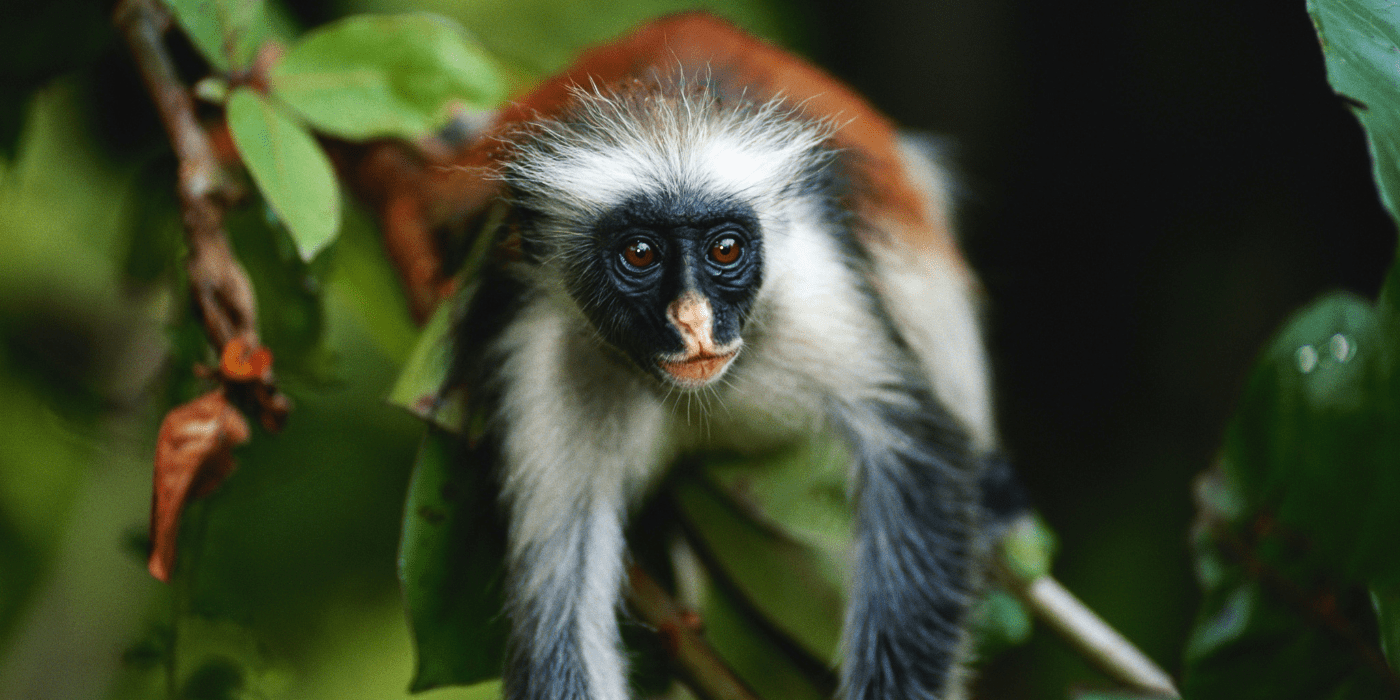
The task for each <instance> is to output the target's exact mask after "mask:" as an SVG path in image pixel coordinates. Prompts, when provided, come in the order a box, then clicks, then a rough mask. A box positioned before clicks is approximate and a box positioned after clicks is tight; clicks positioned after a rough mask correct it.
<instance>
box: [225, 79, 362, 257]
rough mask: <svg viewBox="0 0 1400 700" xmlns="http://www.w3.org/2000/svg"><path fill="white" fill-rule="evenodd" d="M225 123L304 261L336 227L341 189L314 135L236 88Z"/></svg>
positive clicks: (259, 98)
mask: <svg viewBox="0 0 1400 700" xmlns="http://www.w3.org/2000/svg"><path fill="white" fill-rule="evenodd" d="M228 126H229V131H230V132H232V134H233V143H234V145H235V146H237V147H238V153H239V155H240V156H242V158H243V163H244V165H246V166H247V167H248V172H249V173H251V174H252V176H253V181H254V182H256V183H257V185H258V190H259V191H261V192H262V194H263V197H265V198H266V199H267V201H268V203H269V204H271V205H272V209H273V211H275V212H276V213H277V217H278V218H279V219H281V220H282V222H283V223H284V224H286V226H287V230H288V231H289V232H290V233H291V234H292V240H293V241H294V242H295V243H296V247H297V252H298V253H299V254H300V255H301V257H302V259H303V260H308V261H309V260H311V259H312V258H314V257H316V254H317V253H319V252H320V251H321V250H322V249H323V248H325V247H326V246H327V245H329V244H330V242H331V241H332V240H334V238H335V234H336V232H337V231H338V230H339V228H340V189H339V187H338V186H337V185H336V181H335V171H334V170H333V169H332V168H331V161H330V159H329V158H328V157H326V153H325V151H323V150H321V147H320V145H318V144H317V143H316V139H314V138H312V136H311V134H310V133H309V132H308V131H307V130H306V129H305V128H303V127H302V126H301V125H300V124H298V123H297V122H296V121H295V120H293V119H291V118H290V117H288V116H287V115H285V114H283V113H282V112H281V111H280V110H278V109H277V108H276V107H275V106H274V105H273V104H272V103H270V102H268V101H267V99H265V98H264V97H263V96H262V95H259V94H258V93H256V92H254V91H253V90H250V89H248V88H238V89H236V90H234V91H233V95H232V96H231V97H229V101H228Z"/></svg>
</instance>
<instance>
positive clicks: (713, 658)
mask: <svg viewBox="0 0 1400 700" xmlns="http://www.w3.org/2000/svg"><path fill="white" fill-rule="evenodd" d="M630 576H631V580H632V585H631V586H630V587H629V589H628V592H627V601H628V602H629V603H630V604H631V605H632V609H633V610H634V611H636V613H637V614H638V615H639V616H641V618H642V619H643V620H645V621H646V622H647V624H649V625H651V626H652V628H653V629H655V630H656V632H657V635H658V636H659V637H660V638H661V642H662V645H663V646H664V647H665V649H666V651H667V652H668V653H669V654H670V656H671V659H672V661H673V662H674V663H675V666H676V670H677V673H678V674H679V675H680V676H681V679H682V680H683V681H684V682H685V684H686V685H687V686H689V687H690V689H691V690H692V691H694V692H695V694H696V695H698V696H699V697H700V698H702V700H758V696H757V695H755V694H754V692H753V690H751V689H749V687H748V686H747V685H745V684H744V682H743V681H742V680H739V677H738V676H736V675H734V672H733V671H732V670H730V668H729V665H728V664H726V663H725V662H724V659H721V658H720V657H719V654H717V653H716V652H715V650H714V649H713V648H711V647H710V645H709V644H707V643H706V642H705V639H704V638H703V637H701V636H700V634H699V633H698V632H697V631H696V629H695V626H696V625H695V622H694V621H693V618H692V619H688V617H690V616H687V615H686V614H685V613H684V612H683V611H682V610H681V608H680V606H678V605H676V602H675V601H674V600H672V599H671V596H669V595H667V594H666V591H664V590H662V588H661V586H660V585H658V584H657V583H656V581H655V580H654V579H652V577H651V576H650V575H649V574H647V573H646V572H645V571H643V570H642V569H641V567H637V566H634V567H632V570H631V572H630Z"/></svg>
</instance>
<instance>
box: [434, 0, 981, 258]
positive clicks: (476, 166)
mask: <svg viewBox="0 0 1400 700" xmlns="http://www.w3.org/2000/svg"><path fill="white" fill-rule="evenodd" d="M679 71H683V72H684V73H683V74H684V75H688V76H692V77H693V76H697V75H699V76H706V77H707V78H708V79H709V80H710V81H711V83H712V84H713V85H715V86H717V88H718V89H719V90H720V92H721V97H723V98H726V99H735V100H737V99H748V100H752V101H757V102H762V101H765V100H767V99H769V98H771V97H774V96H778V95H781V96H782V97H783V98H784V99H785V100H786V101H788V103H789V104H793V105H796V106H798V107H799V109H800V110H801V111H802V112H804V113H806V114H808V115H809V116H811V117H813V118H817V119H832V120H835V121H836V122H837V123H838V124H841V125H842V126H841V127H840V129H839V130H838V131H837V132H836V135H835V136H834V137H833V142H834V145H835V146H837V147H838V148H840V149H841V150H842V151H843V153H845V154H846V161H847V163H848V165H849V168H850V169H851V171H852V172H851V176H852V177H851V179H852V181H853V185H854V186H855V187H854V192H853V201H852V202H851V206H852V207H853V208H854V209H855V211H856V212H857V213H858V214H859V215H860V217H861V219H862V220H863V221H865V222H866V223H867V224H868V225H867V226H865V227H862V229H861V238H862V242H863V243H864V244H865V245H867V246H872V245H873V246H878V245H882V244H883V243H884V242H885V241H884V239H886V238H889V239H895V240H899V241H902V242H903V243H904V244H905V245H907V246H908V247H909V248H911V249H913V250H914V251H919V252H922V253H925V254H930V253H931V254H934V255H937V256H940V257H947V258H950V259H952V260H959V256H958V254H957V251H956V246H955V245H954V243H953V239H952V235H951V233H950V231H949V230H948V226H947V223H946V221H945V219H944V213H943V212H941V211H932V210H930V209H931V207H930V202H929V200H928V198H927V197H926V196H925V193H923V192H921V191H920V190H919V189H918V188H917V187H916V186H915V185H914V184H913V183H912V182H911V181H910V179H909V177H908V175H907V173H906V170H905V167H904V166H903V164H902V162H901V158H900V154H899V150H898V145H897V140H896V132H895V129H894V126H893V125H892V124H891V123H890V121H889V120H888V119H887V118H886V117H885V116H884V115H882V114H880V113H879V112H877V111H876V110H875V109H874V108H873V107H871V106H870V105H869V104H868V103H867V102H866V101H865V100H864V99H863V98H862V97H861V96H860V95H858V94H856V93H855V92H854V91H853V90H851V89H850V88H849V87H847V86H845V85H843V84H842V83H841V82H840V81H838V80H836V79H835V78H833V77H832V76H830V75H828V74H827V73H825V72H823V71H821V70H819V69H818V68H816V67H814V66H812V65H810V64H808V63H807V62H805V61H803V60H802V59H800V58H798V57H796V56H794V55H792V54H790V53H788V52H786V51H784V50H782V49H780V48H778V47H775V46H773V45H771V44H768V43H766V42H763V41H761V40H759V39H757V38H755V37H753V36H751V35H749V34H747V33H745V32H743V31H742V30H740V29H738V28H737V27H735V26H734V25H732V24H730V23H728V22H726V21H724V20H721V19H718V18H716V17H714V16H711V15H708V14H704V13H685V14H679V15H672V16H668V17H664V18H661V19H658V20H655V21H653V22H651V23H649V24H646V25H644V26H642V27H641V28H639V29H637V30H635V31H633V32H632V33H631V34H628V35H626V36H623V37H622V38H620V39H618V40H616V41H614V42H612V43H609V44H605V45H602V46H598V47H595V48H592V49H589V50H588V51H585V52H584V53H583V54H582V55H581V56H580V57H579V59H578V61H577V62H575V63H574V64H573V65H572V66H570V67H569V68H568V69H566V70H565V71H563V72H561V73H558V74H556V75H554V76H552V77H551V78H549V79H548V80H546V81H544V82H543V83H541V84H540V85H538V86H537V87H536V88H535V89H534V90H532V91H531V92H529V93H528V94H526V95H524V96H522V97H520V98H519V99H517V100H515V101H513V102H512V103H510V104H509V105H508V106H506V107H505V108H503V109H502V110H501V112H500V114H499V116H498V117H497V120H496V124H495V127H494V128H493V132H494V133H496V134H499V133H502V132H503V131H506V130H509V129H510V128H512V127H513V126H516V125H518V124H520V123H522V122H528V121H531V120H535V119H538V118H541V117H546V118H547V117H551V116H555V115H557V114H558V113H559V112H561V111H562V110H564V109H565V108H566V107H567V106H568V104H569V101H570V99H571V89H572V88H574V87H575V86H584V87H588V86H590V85H595V84H596V85H598V86H599V87H607V86H617V87H622V86H625V85H626V83H627V82H628V81H632V80H647V79H651V78H653V77H654V76H669V75H675V74H676V73H677V72H679ZM501 155H502V154H501V147H500V142H499V141H497V140H496V139H494V138H491V137H489V136H488V137H487V138H483V139H481V140H479V141H478V142H477V143H476V145H474V146H473V147H472V148H471V149H470V150H469V151H468V152H467V153H466V154H465V157H464V158H462V159H461V160H459V161H458V162H459V164H460V165H462V166H465V167H464V168H462V169H456V170H451V171H444V172H441V173H440V178H439V181H438V182H435V183H433V184H434V185H435V187H434V189H437V190H438V191H439V192H452V193H454V194H455V195H456V196H455V197H451V199H452V200H454V202H453V206H452V208H453V209H455V211H451V212H447V211H443V212H433V213H430V214H429V217H428V218H430V219H439V218H442V217H447V216H454V215H461V214H463V213H464V212H471V211H475V210H477V209H479V208H480V207H482V206H485V205H486V204H487V203H489V201H490V200H491V199H492V198H494V197H495V196H496V195H497V194H498V187H499V185H498V183H496V182H495V181H493V180H489V179H484V178H482V173H483V172H486V170H488V169H494V166H495V162H496V159H497V158H499V157H501ZM438 188H442V189H438ZM959 267H961V265H959Z"/></svg>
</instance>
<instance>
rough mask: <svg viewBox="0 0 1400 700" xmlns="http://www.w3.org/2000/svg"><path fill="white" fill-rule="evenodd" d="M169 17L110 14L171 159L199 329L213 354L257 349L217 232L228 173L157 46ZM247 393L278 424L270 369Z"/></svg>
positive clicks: (133, 1) (136, 1)
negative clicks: (175, 164)
mask: <svg viewBox="0 0 1400 700" xmlns="http://www.w3.org/2000/svg"><path fill="white" fill-rule="evenodd" d="M170 21H171V20H170V16H169V14H167V12H166V11H165V9H164V8H162V7H161V6H160V5H159V4H158V3H155V2H152V0H123V1H122V2H121V3H120V4H119V5H118V6H117V9H116V11H115V13H114V14H113V22H114V23H115V24H116V26H117V28H118V29H119V30H120V31H121V33H122V35H123V36H124V37H125V38H126V43H127V45H128V46H129V47H130V49H131V54H132V57H133V58H134V59H135V62H136V67H137V69H138V70H139V71H140V73H141V78H142V80H143V82H145V84H146V90H147V91H148V92H149V93H150V95H151V100H152V101H153V102H154V103H155V106H156V112H157V113H158V114H159V115H160V120H161V124H163V125H164V126H165V131H166V134H167V135H169V137H170V143H171V146H172V147H173V148H174V151H175V156H176V158H177V159H178V160H179V176H178V186H177V189H178V191H179V195H180V209H181V216H182V219H183V223H184V228H185V242H186V245H187V246H188V248H189V257H188V258H187V259H186V260H185V270H186V272H187V273H188V275H189V283H190V293H191V295H192V296H193V297H194V301H195V306H196V308H197V309H198V310H199V315H200V319H201V320H202V321H203V323H204V331H205V334H206V335H207V336H208V338H209V342H210V343H211V344H212V345H213V346H214V347H215V348H216V349H218V350H219V351H220V352H222V351H223V349H224V348H225V347H227V346H228V344H229V342H231V341H233V340H239V341H241V342H242V343H243V347H246V348H249V349H255V348H259V347H261V345H260V343H259V341H258V330H257V327H258V316H257V302H256V299H255V297H254V294H253V285H252V283H251V282H249V281H248V273H247V272H246V271H245V270H244V269H243V266H242V265H241V264H240V263H239V262H238V260H237V259H236V258H235V257H234V255H233V251H232V249H230V248H229V244H228V238H227V236H225V234H224V228H223V224H224V211H225V209H226V208H227V207H228V205H229V202H230V199H231V197H230V195H229V192H230V188H229V186H228V184H227V183H228V178H227V177H226V176H225V174H224V171H223V168H222V166H221V165H220V163H219V160H218V157H217V156H216V155H215V151H214V147H213V144H212V143H211V142H210V139H209V135H208V133H207V132H206V131H205V130H204V127H202V126H201V125H200V123H199V120H198V118H197V117H196V116H195V108H194V98H193V97H192V96H191V94H190V90H189V88H188V87H187V86H186V85H185V84H184V83H183V82H181V80H180V77H179V75H178V74H177V73H176V70H175V64H174V62H173V61H172V60H171V58H170V54H169V52H168V51H167V50H166V48H165V45H164V42H163V39H162V36H163V34H164V32H165V30H166V28H167V27H169V26H170ZM251 394H252V398H253V399H254V400H255V401H256V403H257V404H258V407H259V409H260V416H259V417H260V418H261V422H262V423H263V425H264V426H267V427H269V428H275V427H276V426H278V425H280V423H281V420H282V418H283V417H285V415H286V412H287V408H288V405H287V400H286V398H285V397H283V396H281V395H280V394H278V393H277V391H276V389H275V388H274V387H273V385H272V375H271V371H270V369H269V371H268V372H267V373H266V375H265V376H262V377H259V378H257V379H256V381H254V382H253V387H252V392H251Z"/></svg>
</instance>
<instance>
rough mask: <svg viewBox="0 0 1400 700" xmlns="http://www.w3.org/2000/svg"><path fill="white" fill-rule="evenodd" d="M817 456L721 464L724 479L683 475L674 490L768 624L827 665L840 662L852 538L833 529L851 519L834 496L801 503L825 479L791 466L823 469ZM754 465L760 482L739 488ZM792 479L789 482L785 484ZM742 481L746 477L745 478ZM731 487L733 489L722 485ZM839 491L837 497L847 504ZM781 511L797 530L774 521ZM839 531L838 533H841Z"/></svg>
mask: <svg viewBox="0 0 1400 700" xmlns="http://www.w3.org/2000/svg"><path fill="white" fill-rule="evenodd" d="M810 457H812V451H810V450H807V449H795V450H793V451H792V452H791V453H787V454H776V455H769V456H766V457H765V458H762V459H745V460H742V461H739V460H730V459H724V460H718V463H717V464H716V465H715V467H714V471H715V472H716V473H717V474H718V476H715V477H712V478H706V477H705V476H704V475H701V474H698V473H683V474H681V475H679V478H678V479H676V481H675V482H674V484H673V489H674V494H675V498H676V502H677V503H678V504H679V506H680V511H681V515H682V516H683V517H684V518H685V519H686V521H687V523H688V524H689V526H690V529H691V531H692V532H694V533H695V534H696V535H697V536H698V538H699V540H700V541H701V543H702V544H703V546H704V548H705V550H706V551H707V552H708V554H709V559H710V560H711V561H712V562H713V563H715V564H716V565H718V566H719V567H720V568H721V569H722V570H723V574H724V576H725V577H726V578H728V579H729V580H731V581H732V582H733V583H734V585H735V586H736V587H737V588H738V591H739V592H740V593H741V594H742V595H743V596H744V598H745V599H746V600H747V601H748V602H749V603H750V604H752V605H753V606H754V607H755V608H756V609H757V610H758V612H760V613H761V614H763V615H764V617H766V618H767V619H768V621H769V622H770V623H771V624H772V625H774V626H775V627H777V628H778V629H780V630H782V632H784V633H785V634H786V635H787V636H788V637H790V638H791V639H793V640H794V641H796V642H798V643H799V644H800V645H801V646H802V648H803V649H805V650H806V651H807V653H809V654H811V655H812V656H813V657H815V658H817V659H822V660H831V659H834V658H835V655H836V649H837V645H838V643H839V641H840V638H841V623H842V620H843V611H844V599H845V582H846V579H847V573H848V572H847V566H846V556H845V542H844V541H843V540H844V538H845V537H846V536H845V535H844V533H845V532H848V531H849V528H848V527H845V528H841V527H839V526H833V523H834V522H839V521H840V520H842V519H848V518H849V515H848V514H847V513H846V511H845V509H844V507H842V506H839V505H838V507H837V508H835V509H833V508H832V507H831V506H830V504H829V503H823V502H822V501H829V500H830V494H828V493H822V494H821V497H820V498H817V499H804V498H794V497H793V496H794V495H795V492H798V491H804V490H807V489H808V488H810V487H814V486H815V490H816V491H818V492H823V491H826V489H825V488H824V485H823V484H822V481H823V479H821V478H820V477H818V478H816V479H804V478H800V476H801V475H794V474H793V473H792V471H791V470H792V469H793V467H792V465H800V464H810V465H811V467H812V471H813V472H814V473H818V474H820V473H821V472H822V471H824V469H823V467H822V465H821V461H820V460H818V459H804V458H810ZM744 466H747V467H749V468H750V469H751V470H752V472H753V474H754V479H755V480H754V481H752V482H742V483H736V482H735V478H736V477H737V473H736V470H739V469H741V468H742V467H744ZM784 474H786V478H784ZM738 478H742V477H738ZM716 481H719V482H720V483H724V482H728V484H729V487H730V488H728V489H726V488H725V487H723V486H720V485H719V484H717V483H716ZM842 488H843V487H838V490H837V491H836V498H837V500H838V501H839V500H840V499H841V494H842V493H843V491H842V490H841V489H842ZM774 513H780V514H782V515H783V516H784V517H785V519H788V520H789V522H792V523H794V524H795V526H794V527H787V528H785V527H783V526H782V524H781V523H780V522H779V521H778V520H776V519H774V517H773V514H774ZM838 529H839V533H840V534H838V533H837V532H836V531H837V530H838Z"/></svg>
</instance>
